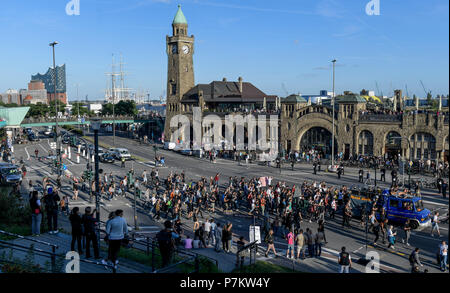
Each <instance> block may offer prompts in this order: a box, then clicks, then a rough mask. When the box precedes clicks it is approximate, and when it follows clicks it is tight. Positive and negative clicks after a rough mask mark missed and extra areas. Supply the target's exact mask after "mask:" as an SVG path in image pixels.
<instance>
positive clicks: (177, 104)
mask: <svg viewBox="0 0 450 293" xmlns="http://www.w3.org/2000/svg"><path fill="white" fill-rule="evenodd" d="M187 29H188V24H187V21H186V18H185V17H184V14H183V11H181V5H178V11H177V14H176V15H175V18H174V19H173V22H172V36H166V52H167V56H168V63H167V92H166V93H167V100H166V122H165V124H166V125H165V127H164V140H165V141H170V139H171V134H172V131H171V130H170V127H169V125H170V119H171V118H172V117H173V116H175V115H177V114H180V113H181V98H182V97H183V95H184V94H185V93H186V92H187V91H189V90H190V89H191V88H193V87H194V66H193V59H192V55H193V54H194V36H193V35H191V36H188V31H187Z"/></svg>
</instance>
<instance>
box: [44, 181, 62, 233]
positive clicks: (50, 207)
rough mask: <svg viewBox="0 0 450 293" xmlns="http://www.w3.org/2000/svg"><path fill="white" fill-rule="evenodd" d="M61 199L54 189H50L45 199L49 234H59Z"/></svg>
mask: <svg viewBox="0 0 450 293" xmlns="http://www.w3.org/2000/svg"><path fill="white" fill-rule="evenodd" d="M59 201H60V198H59V196H58V193H57V192H56V191H54V190H53V187H51V186H50V187H48V189H47V195H46V196H45V197H44V205H45V211H46V213H47V224H48V231H49V232H48V233H49V234H57V233H58V206H59V205H58V202H59Z"/></svg>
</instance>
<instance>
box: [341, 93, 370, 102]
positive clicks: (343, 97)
mask: <svg viewBox="0 0 450 293" xmlns="http://www.w3.org/2000/svg"><path fill="white" fill-rule="evenodd" d="M336 102H338V103H366V102H367V101H366V99H364V98H363V97H361V96H360V95H357V94H351V95H341V96H337V97H336Z"/></svg>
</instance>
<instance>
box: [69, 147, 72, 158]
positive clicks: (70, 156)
mask: <svg viewBox="0 0 450 293" xmlns="http://www.w3.org/2000/svg"><path fill="white" fill-rule="evenodd" d="M69 150H70V149H69ZM71 158H72V153H71V152H69V160H70V159H71Z"/></svg>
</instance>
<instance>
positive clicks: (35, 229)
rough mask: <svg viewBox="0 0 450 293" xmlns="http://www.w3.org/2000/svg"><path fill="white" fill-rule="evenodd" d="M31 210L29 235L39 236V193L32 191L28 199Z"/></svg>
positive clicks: (40, 216)
mask: <svg viewBox="0 0 450 293" xmlns="http://www.w3.org/2000/svg"><path fill="white" fill-rule="evenodd" d="M30 208H31V234H32V235H33V236H39V235H40V234H41V221H42V209H41V200H40V199H39V193H38V192H37V191H36V190H34V191H33V192H32V194H31V199H30Z"/></svg>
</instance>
